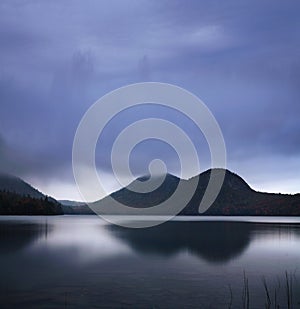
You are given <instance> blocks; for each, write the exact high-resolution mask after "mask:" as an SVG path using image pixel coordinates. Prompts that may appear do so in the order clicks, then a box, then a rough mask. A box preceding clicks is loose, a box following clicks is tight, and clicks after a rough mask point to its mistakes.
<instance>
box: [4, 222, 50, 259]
mask: <svg viewBox="0 0 300 309" xmlns="http://www.w3.org/2000/svg"><path fill="white" fill-rule="evenodd" d="M52 230H53V227H52V226H49V225H48V224H47V222H38V223H37V222H35V223H33V222H22V221H19V222H13V221H7V222H0V254H1V255H2V254H10V253H16V252H18V251H21V250H23V249H25V248H26V247H28V246H29V245H30V244H32V243H33V242H34V241H36V240H38V239H40V238H41V237H46V238H47V236H48V233H51V232H52Z"/></svg>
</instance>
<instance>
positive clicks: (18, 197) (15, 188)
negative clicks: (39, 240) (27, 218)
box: [0, 174, 63, 215]
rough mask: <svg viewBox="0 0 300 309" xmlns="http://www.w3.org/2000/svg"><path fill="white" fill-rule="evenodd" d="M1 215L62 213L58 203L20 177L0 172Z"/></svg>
mask: <svg viewBox="0 0 300 309" xmlns="http://www.w3.org/2000/svg"><path fill="white" fill-rule="evenodd" d="M0 214H1V215H56V214H63V211H62V208H61V205H60V203H58V202H57V201H56V200H55V199H53V198H52V197H48V196H46V195H44V194H43V193H41V192H40V191H38V190H37V189H35V188H33V187H32V186H31V185H30V184H28V183H27V182H25V181H23V180H22V179H20V178H18V177H15V176H12V175H7V174H0Z"/></svg>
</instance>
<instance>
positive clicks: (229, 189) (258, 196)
mask: <svg viewBox="0 0 300 309" xmlns="http://www.w3.org/2000/svg"><path fill="white" fill-rule="evenodd" d="M215 171H217V172H218V171H219V172H224V170H221V169H217V170H215ZM210 173H211V170H207V171H205V172H203V173H201V174H200V178H199V183H198V185H197V189H196V190H195V193H194V195H193V197H192V198H191V200H190V202H189V203H188V204H187V205H186V206H185V208H184V209H183V210H182V211H181V212H180V213H179V214H180V215H199V213H198V208H199V205H200V202H201V200H202V197H203V194H204V192H205V189H206V187H207V184H208V181H209V176H210ZM179 180H180V179H179V178H177V177H175V176H173V175H169V174H168V175H166V178H165V181H164V182H163V183H162V185H161V186H160V187H159V188H157V189H156V190H154V191H152V192H151V190H150V193H135V192H132V191H130V190H129V189H130V188H132V187H134V185H135V184H136V183H137V181H135V182H133V184H131V185H130V186H129V187H126V188H123V189H121V190H119V191H117V192H114V193H112V194H111V195H110V197H112V198H114V199H115V200H117V201H118V202H121V203H122V204H124V205H127V206H130V207H132V208H146V207H150V206H154V205H157V204H159V203H161V202H163V201H164V200H166V199H168V197H170V196H171V194H172V193H173V192H174V190H175V189H176V187H177V185H178V183H179ZM193 180H194V179H193V178H192V179H189V180H184V181H183V182H184V183H185V185H187V186H189V185H192V182H193ZM149 187H151V183H150V184H149ZM176 203H180V201H179V200H178V201H176ZM110 205H111V200H110V199H109V198H107V197H106V198H104V199H102V200H100V201H97V202H96V203H94V207H95V208H97V207H99V208H100V209H101V211H102V213H103V212H104V213H106V214H117V213H112V211H111V209H110ZM177 206H178V205H177ZM118 214H126V210H125V209H124V212H123V211H122V212H121V213H118ZM159 214H162V213H159ZM166 214H167V212H166ZM203 215H262V216H264V215H273V216H279V215H280V216H300V194H296V195H288V194H274V193H262V192H257V191H255V190H253V189H252V188H251V187H250V186H249V185H248V184H247V183H246V182H245V181H244V180H243V179H242V178H241V177H240V176H238V175H236V174H234V173H232V172H230V171H228V170H226V171H225V179H224V183H223V186H222V188H221V191H220V193H219V195H218V197H217V199H216V200H215V202H214V203H213V205H212V206H211V207H210V208H209V209H208V210H207V211H206V212H205V213H204V214H203Z"/></svg>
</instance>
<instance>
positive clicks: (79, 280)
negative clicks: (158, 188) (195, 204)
mask: <svg viewBox="0 0 300 309" xmlns="http://www.w3.org/2000/svg"><path fill="white" fill-rule="evenodd" d="M266 221H267V219H266ZM299 227H300V225H297V224H288V225H287V224H262V223H261V224H256V223H249V222H248V223H246V222H245V223H242V222H222V221H219V222H214V221H210V222H205V221H201V222H196V221H192V222H190V221H180V222H167V223H165V224H163V225H160V226H156V227H153V228H149V229H138V230H134V229H126V228H121V227H118V226H114V225H109V224H108V223H106V222H104V221H101V220H99V218H98V217H96V216H89V217H84V216H78V217H52V218H41V217H40V218H27V219H25V218H24V219H22V220H21V219H17V218H10V219H5V220H4V219H2V218H0V273H1V279H2V280H0V307H1V308H23V307H24V304H25V305H26V304H27V305H28V306H27V307H30V308H38V309H41V308H50V307H51V306H49V303H50V302H51V304H53V306H52V308H66V307H67V308H80V309H81V308H98V307H105V308H119V307H124V308H125V307H126V308H133V307H134V308H152V307H158V308H182V307H191V308H199V304H201V305H202V307H203V308H209V307H210V306H211V307H213V308H227V307H228V302H227V300H228V288H227V287H228V284H230V285H231V287H232V290H233V294H234V305H233V308H241V302H240V299H241V298H240V297H239V296H240V295H241V293H242V291H241V288H242V280H243V279H242V276H243V270H245V271H246V273H247V275H249V280H250V282H251V289H252V290H251V295H252V296H253V298H252V304H253V307H254V308H261V307H262V306H263V304H264V301H265V294H264V290H263V288H262V282H261V276H262V275H266V276H268V282H270V284H271V283H274V282H275V283H276V282H277V279H278V278H279V277H280V276H282V275H284V273H285V271H292V272H294V271H295V269H300V250H299V244H300V237H299V236H300V228H299ZM233 260H234V262H233V263H229V262H230V261H233ZM296 288H297V289H298V290H299V288H300V287H299V285H298V286H297V287H296V286H295V291H296ZM282 291H284V289H282ZM298 294H299V295H300V293H298ZM295 295H296V293H295ZM296 301H297V302H298V301H299V302H300V299H299V300H298V299H296ZM296 301H295V303H296ZM25 307H26V306H25Z"/></svg>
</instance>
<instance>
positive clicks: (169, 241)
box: [107, 222, 252, 263]
mask: <svg viewBox="0 0 300 309" xmlns="http://www.w3.org/2000/svg"><path fill="white" fill-rule="evenodd" d="M107 229H109V230H110V231H111V232H112V233H113V235H115V236H117V237H118V238H120V239H122V240H123V241H125V242H126V243H128V244H129V245H130V246H131V248H132V249H134V250H136V251H137V252H140V253H144V254H159V255H163V256H169V255H174V254H177V253H179V252H182V251H185V250H186V251H188V252H190V253H192V254H194V255H196V256H198V257H201V258H203V259H205V260H206V261H209V262H213V263H224V262H227V261H229V260H231V259H233V258H235V257H237V256H239V255H240V254H242V253H243V251H244V250H245V249H246V248H247V247H248V245H249V243H250V236H251V231H252V225H251V224H248V223H239V222H167V223H165V224H162V225H159V226H155V227H153V228H149V229H138V230H136V229H126V228H120V227H117V226H115V225H108V226H107Z"/></svg>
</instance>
